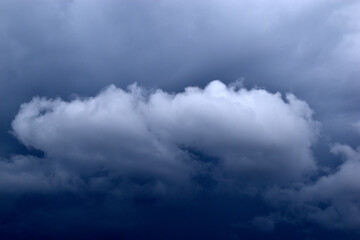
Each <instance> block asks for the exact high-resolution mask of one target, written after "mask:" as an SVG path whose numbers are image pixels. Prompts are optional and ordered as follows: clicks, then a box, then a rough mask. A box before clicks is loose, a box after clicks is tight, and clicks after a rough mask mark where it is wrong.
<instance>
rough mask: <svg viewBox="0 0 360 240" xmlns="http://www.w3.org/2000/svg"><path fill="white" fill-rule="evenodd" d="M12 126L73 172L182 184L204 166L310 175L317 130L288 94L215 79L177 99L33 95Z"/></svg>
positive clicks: (246, 177)
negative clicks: (226, 83) (225, 82)
mask: <svg viewBox="0 0 360 240" xmlns="http://www.w3.org/2000/svg"><path fill="white" fill-rule="evenodd" d="M12 126H13V131H14V134H15V135H16V136H17V137H18V139H19V140H21V142H23V143H24V144H25V145H27V146H30V147H34V148H37V149H40V150H42V151H44V153H45V156H46V157H47V158H48V159H50V160H49V161H54V162H56V164H58V165H60V166H61V167H62V168H64V169H67V170H66V171H68V172H70V173H73V174H75V175H81V176H87V177H91V176H94V175H96V174H99V172H103V173H106V176H107V177H113V178H114V177H119V176H121V177H128V178H138V177H140V178H144V179H156V180H157V181H160V182H169V181H170V182H172V183H174V182H178V183H182V184H184V183H186V182H187V179H189V177H191V176H194V175H196V174H197V171H203V170H201V169H203V167H204V166H207V165H209V164H210V165H211V164H213V165H216V170H215V171H214V173H213V174H214V175H215V176H214V177H215V178H216V179H217V180H220V179H228V180H234V181H237V182H238V183H239V182H241V183H245V184H248V183H254V184H265V185H266V184H275V183H283V182H284V181H288V180H296V179H299V178H301V177H302V176H304V174H308V173H311V171H312V170H314V169H315V164H314V161H313V158H312V156H311V152H310V149H309V148H310V146H311V144H312V143H313V141H314V140H315V139H316V136H317V134H318V123H317V122H315V121H313V120H312V111H311V109H310V108H309V107H308V105H307V104H306V103H305V102H303V101H301V100H298V99H297V98H296V97H295V96H293V95H291V94H288V95H286V100H283V99H282V97H281V94H280V93H275V94H272V93H269V92H267V91H265V90H261V89H252V90H246V89H237V88H236V87H228V86H226V85H224V84H223V83H222V82H220V81H213V82H211V83H210V84H209V85H207V86H206V87H205V88H204V89H201V88H198V87H188V88H186V89H185V91H184V92H181V93H177V94H172V93H166V92H163V91H161V90H156V91H153V92H150V93H148V92H146V91H145V90H144V89H142V88H139V87H137V86H136V85H132V86H130V87H129V89H128V90H127V91H124V90H122V89H119V88H116V87H115V86H110V87H108V88H107V89H105V90H104V91H102V92H101V93H100V94H99V95H97V96H95V97H91V98H83V99H81V98H78V99H74V100H72V101H69V102H67V101H63V100H61V99H46V98H39V97H35V98H34V99H33V100H32V101H31V102H29V103H25V104H23V105H22V106H21V109H20V111H19V113H18V115H17V116H16V118H15V119H14V121H13V123H12ZM198 154H201V156H202V158H203V159H202V160H201V159H200V161H195V160H199V156H197V155H198ZM214 159H216V164H215V163H213V162H212V160H214ZM209 162H210V163H209ZM285 169H286V171H285Z"/></svg>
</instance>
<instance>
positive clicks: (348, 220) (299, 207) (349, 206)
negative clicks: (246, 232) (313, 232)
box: [265, 144, 360, 230]
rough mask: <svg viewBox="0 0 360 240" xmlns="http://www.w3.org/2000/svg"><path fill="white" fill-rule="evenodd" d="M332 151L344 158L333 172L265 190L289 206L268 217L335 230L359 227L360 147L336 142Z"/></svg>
mask: <svg viewBox="0 0 360 240" xmlns="http://www.w3.org/2000/svg"><path fill="white" fill-rule="evenodd" d="M331 152H332V153H333V154H336V155H341V156H342V158H343V162H341V163H340V164H339V166H338V168H337V169H335V170H334V171H333V172H331V173H329V174H322V175H319V177H318V179H317V180H315V181H306V182H302V183H299V184H297V186H296V185H294V186H292V187H290V188H282V189H280V188H273V189H271V190H269V191H268V192H266V193H265V196H266V197H265V198H266V199H267V201H269V202H272V203H273V204H274V206H276V207H277V208H283V209H286V210H285V211H283V210H282V212H283V213H284V214H279V212H278V213H275V214H273V215H270V216H268V217H267V218H269V219H272V220H273V221H275V222H292V224H301V223H302V222H306V221H307V222H311V223H312V224H318V225H320V226H323V227H325V228H326V229H332V230H334V229H346V230H357V229H358V226H359V222H360V211H359V202H358V199H359V188H360V184H359V174H358V172H359V168H360V153H359V149H357V150H354V149H352V148H351V147H349V146H348V145H340V144H336V145H334V146H333V147H332V148H331ZM265 218H266V217H265Z"/></svg>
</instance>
